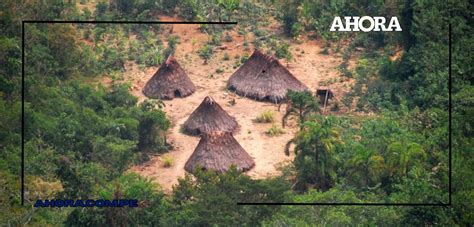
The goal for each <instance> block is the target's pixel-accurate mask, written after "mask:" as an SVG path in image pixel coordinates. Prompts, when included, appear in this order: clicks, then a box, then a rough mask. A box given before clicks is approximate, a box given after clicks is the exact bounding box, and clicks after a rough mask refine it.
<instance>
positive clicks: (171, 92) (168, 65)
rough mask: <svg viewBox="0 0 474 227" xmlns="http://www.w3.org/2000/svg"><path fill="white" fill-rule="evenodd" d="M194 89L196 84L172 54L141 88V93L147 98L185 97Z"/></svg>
mask: <svg viewBox="0 0 474 227" xmlns="http://www.w3.org/2000/svg"><path fill="white" fill-rule="evenodd" d="M194 91H196V86H194V84H193V82H192V81H191V79H189V77H188V75H186V73H185V72H184V70H183V68H181V66H180V65H179V63H178V62H177V61H176V59H175V58H174V57H172V56H169V57H168V59H166V61H165V62H163V64H162V65H161V66H160V68H159V69H158V71H157V72H156V73H155V75H153V77H152V78H151V79H150V80H149V81H148V82H147V83H146V85H145V87H144V88H143V94H145V95H146V96H147V97H148V98H159V99H173V98H176V97H186V96H188V95H191V94H192V93H194Z"/></svg>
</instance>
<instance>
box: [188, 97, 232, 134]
mask: <svg viewBox="0 0 474 227" xmlns="http://www.w3.org/2000/svg"><path fill="white" fill-rule="evenodd" d="M237 127H238V124H237V121H236V120H235V118H234V117H232V116H230V115H229V114H228V113H227V112H226V111H225V110H224V109H222V107H221V106H220V105H219V104H218V103H217V102H216V101H214V99H212V98H211V97H209V96H207V97H206V98H204V100H203V101H202V103H201V104H200V105H199V106H198V108H196V109H195V110H194V111H193V112H192V113H191V116H189V118H188V120H186V122H184V124H183V130H184V132H186V133H188V134H191V135H199V134H201V133H210V132H215V131H223V132H234V131H235V130H236V129H237Z"/></svg>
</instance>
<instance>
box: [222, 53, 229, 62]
mask: <svg viewBox="0 0 474 227" xmlns="http://www.w3.org/2000/svg"><path fill="white" fill-rule="evenodd" d="M229 59H230V56H229V54H228V53H227V52H225V53H224V57H223V58H222V60H224V61H228V60H229Z"/></svg>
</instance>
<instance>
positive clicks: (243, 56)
mask: <svg viewBox="0 0 474 227" xmlns="http://www.w3.org/2000/svg"><path fill="white" fill-rule="evenodd" d="M249 57H250V56H249V55H248V54H247V53H245V54H244V55H242V57H241V58H240V63H244V62H245V61H247V59H249Z"/></svg>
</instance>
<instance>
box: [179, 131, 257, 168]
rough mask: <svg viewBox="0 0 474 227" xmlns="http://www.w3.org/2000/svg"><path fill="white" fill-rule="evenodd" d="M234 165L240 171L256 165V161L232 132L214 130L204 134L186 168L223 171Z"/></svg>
mask: <svg viewBox="0 0 474 227" xmlns="http://www.w3.org/2000/svg"><path fill="white" fill-rule="evenodd" d="M232 165H234V166H235V167H236V168H237V170H239V171H247V170H249V169H251V168H252V167H253V166H255V162H254V161H253V159H252V157H251V156H250V155H249V154H248V153H247V152H246V151H245V150H244V149H243V148H242V146H240V144H239V143H238V142H237V141H236V140H235V139H234V137H233V136H232V134H231V133H229V132H212V133H208V134H204V135H202V137H201V140H200V141H199V144H198V145H197V147H196V149H194V153H193V154H192V155H191V157H190V158H189V159H188V161H187V162H186V164H185V166H184V169H185V170H186V171H188V172H193V171H194V170H196V168H201V169H207V170H214V171H216V172H219V173H223V172H226V171H227V170H229V169H230V167H231V166H232Z"/></svg>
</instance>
